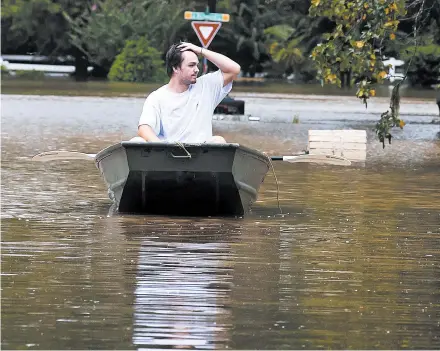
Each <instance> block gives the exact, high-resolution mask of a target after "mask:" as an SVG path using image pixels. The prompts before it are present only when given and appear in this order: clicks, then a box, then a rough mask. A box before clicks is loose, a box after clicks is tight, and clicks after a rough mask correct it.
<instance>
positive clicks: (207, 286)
mask: <svg viewBox="0 0 440 351" xmlns="http://www.w3.org/2000/svg"><path fill="white" fill-rule="evenodd" d="M230 265H231V260H230V247H229V244H228V243H221V242H205V243H201V242H199V243H197V242H174V243H173V242H166V241H161V240H159V241H153V240H144V241H143V242H142V244H141V248H140V250H139V261H138V265H137V267H138V268H137V282H136V288H135V291H134V295H135V300H134V329H133V344H134V345H136V346H137V347H152V346H158V345H160V346H167V347H177V348H180V347H197V348H201V349H219V348H220V349H224V348H225V346H226V345H227V342H228V339H229V337H228V330H229V329H230V328H231V322H230V307H229V305H230V291H231V280H232V278H231V276H230V274H231V267H230Z"/></svg>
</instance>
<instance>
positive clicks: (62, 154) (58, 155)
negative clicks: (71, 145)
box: [32, 151, 96, 162]
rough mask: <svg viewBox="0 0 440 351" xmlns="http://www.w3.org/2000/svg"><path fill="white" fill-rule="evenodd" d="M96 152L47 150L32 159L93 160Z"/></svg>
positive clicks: (45, 160)
mask: <svg viewBox="0 0 440 351" xmlns="http://www.w3.org/2000/svg"><path fill="white" fill-rule="evenodd" d="M95 156H96V154H84V153H82V152H75V151H47V152H42V153H41V154H38V155H35V156H34V157H32V161H39V162H47V161H63V160H88V161H93V160H94V159H95Z"/></svg>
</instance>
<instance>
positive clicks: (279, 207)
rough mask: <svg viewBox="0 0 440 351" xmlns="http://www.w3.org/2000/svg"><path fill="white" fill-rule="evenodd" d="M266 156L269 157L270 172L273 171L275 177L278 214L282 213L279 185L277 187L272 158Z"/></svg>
mask: <svg viewBox="0 0 440 351" xmlns="http://www.w3.org/2000/svg"><path fill="white" fill-rule="evenodd" d="M264 154H265V155H266V153H264ZM266 156H267V158H268V159H269V162H270V167H271V168H272V173H273V176H274V177H275V183H276V185H277V203H278V209H279V210H280V214H283V210H282V209H281V206H280V187H279V184H278V178H277V175H276V174H275V168H274V167H273V163H272V159H271V158H270V156H268V155H266Z"/></svg>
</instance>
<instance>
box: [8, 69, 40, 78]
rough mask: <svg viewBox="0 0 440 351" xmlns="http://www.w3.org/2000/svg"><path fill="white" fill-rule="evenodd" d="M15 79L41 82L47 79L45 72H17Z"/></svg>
mask: <svg viewBox="0 0 440 351" xmlns="http://www.w3.org/2000/svg"><path fill="white" fill-rule="evenodd" d="M15 77H16V78H20V79H26V80H41V79H44V78H45V74H44V72H41V71H35V70H32V71H22V70H19V71H15Z"/></svg>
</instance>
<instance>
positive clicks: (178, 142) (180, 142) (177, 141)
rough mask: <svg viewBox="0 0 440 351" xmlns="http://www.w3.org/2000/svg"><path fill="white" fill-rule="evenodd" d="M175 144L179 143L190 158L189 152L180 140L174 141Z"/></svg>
mask: <svg viewBox="0 0 440 351" xmlns="http://www.w3.org/2000/svg"><path fill="white" fill-rule="evenodd" d="M176 144H177V145H179V146H180V147H181V148H182V149H183V151H185V152H186V156H188V158H191V154H190V153H189V152H188V150H187V149H186V148H185V145H183V144H182V143H181V142H180V141H176Z"/></svg>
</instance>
